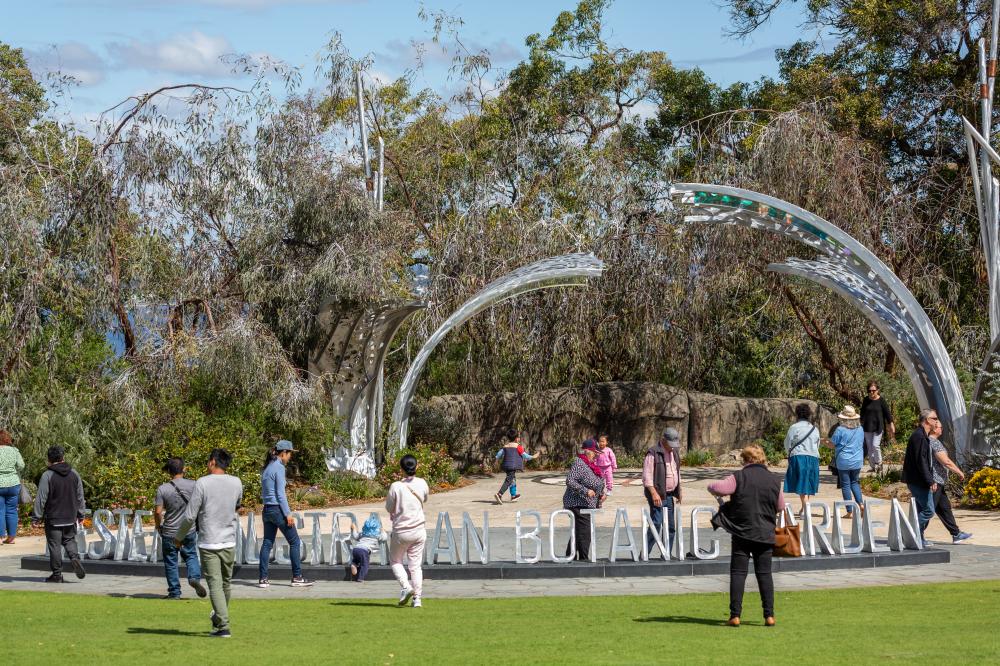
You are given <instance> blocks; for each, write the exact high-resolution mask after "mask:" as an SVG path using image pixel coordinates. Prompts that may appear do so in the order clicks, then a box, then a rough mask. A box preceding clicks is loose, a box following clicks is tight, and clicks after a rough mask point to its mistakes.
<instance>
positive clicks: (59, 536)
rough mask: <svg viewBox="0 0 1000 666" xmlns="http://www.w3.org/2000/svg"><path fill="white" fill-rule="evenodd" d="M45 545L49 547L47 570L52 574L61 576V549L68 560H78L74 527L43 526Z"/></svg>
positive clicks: (78, 554)
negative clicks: (67, 556)
mask: <svg viewBox="0 0 1000 666" xmlns="http://www.w3.org/2000/svg"><path fill="white" fill-rule="evenodd" d="M45 543H46V545H47V546H48V547H49V568H50V569H52V573H54V574H61V573H62V564H63V548H65V549H66V554H67V555H69V559H71V560H78V559H80V553H79V551H78V550H77V548H76V525H62V526H60V527H54V526H52V525H46V526H45Z"/></svg>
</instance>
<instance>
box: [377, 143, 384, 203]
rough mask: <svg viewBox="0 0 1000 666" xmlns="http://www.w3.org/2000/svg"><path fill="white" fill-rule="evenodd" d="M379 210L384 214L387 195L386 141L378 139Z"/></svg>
mask: <svg viewBox="0 0 1000 666" xmlns="http://www.w3.org/2000/svg"><path fill="white" fill-rule="evenodd" d="M377 180H378V188H377V193H378V210H379V212H382V196H383V194H384V193H385V141H383V140H382V136H381V135H379V137H378V179H377Z"/></svg>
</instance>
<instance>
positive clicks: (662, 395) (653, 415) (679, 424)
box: [412, 382, 834, 463]
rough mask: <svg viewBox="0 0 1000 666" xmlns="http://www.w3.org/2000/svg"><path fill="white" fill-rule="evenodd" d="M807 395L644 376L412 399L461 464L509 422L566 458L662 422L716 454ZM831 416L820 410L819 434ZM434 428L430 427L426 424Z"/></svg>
mask: <svg viewBox="0 0 1000 666" xmlns="http://www.w3.org/2000/svg"><path fill="white" fill-rule="evenodd" d="M800 402H807V403H808V404H809V405H810V406H811V407H812V408H813V411H814V413H815V411H816V408H817V405H816V403H814V402H811V401H808V400H805V401H803V400H793V399H784V398H774V399H769V398H732V397H725V396H717V395H712V394H709V393H697V392H689V391H683V390H681V389H677V388H674V387H671V386H665V385H663V384H656V383H651V382H607V383H601V384H590V385H587V386H581V387H574V388H563V389H554V390H550V391H539V392H535V393H498V394H488V395H445V396H438V397H434V398H431V399H430V400H428V401H426V402H424V403H422V404H420V405H417V406H415V409H414V417H413V422H414V426H415V427H414V428H413V430H412V432H414V433H416V432H417V431H418V430H419V424H420V423H421V422H423V423H427V424H428V425H429V424H437V426H436V427H442V425H443V424H447V426H448V427H449V428H450V430H451V431H452V437H451V438H450V439H452V440H453V443H452V445H451V454H452V455H453V456H454V457H455V458H457V459H458V460H461V461H463V462H466V463H476V462H480V461H482V460H484V459H488V458H489V457H490V456H491V452H495V450H496V447H497V445H498V444H499V443H500V442H501V440H502V439H503V436H504V435H503V433H504V431H505V430H506V429H507V428H508V427H511V426H513V427H515V428H518V429H520V430H521V431H523V432H525V433H526V436H527V444H528V447H529V450H531V451H532V452H535V451H538V452H540V453H542V454H543V455H545V456H546V457H548V458H555V459H562V458H565V457H568V456H569V455H571V454H572V452H573V451H574V450H575V447H577V446H579V444H580V442H582V441H583V440H584V439H586V438H587V437H593V436H595V435H596V434H597V433H598V432H603V433H607V434H608V436H609V437H610V438H611V442H612V446H614V447H615V448H616V450H617V451H619V452H621V451H627V452H630V453H633V454H639V453H641V452H642V451H644V450H645V449H646V448H647V447H649V446H650V445H652V444H653V443H655V442H656V440H657V438H658V437H659V434H660V433H661V432H663V429H664V428H666V427H667V426H673V427H674V428H677V430H678V432H680V434H681V451H682V452H686V451H688V450H708V451H712V452H713V453H716V454H721V453H723V452H725V451H729V450H730V449H734V448H738V447H742V446H745V445H746V444H749V443H751V442H753V441H754V440H756V439H759V438H760V437H761V436H762V435H763V434H764V433H765V431H766V430H767V429H768V428H769V427H770V425H771V423H772V422H773V421H775V420H781V421H787V422H791V421H792V420H794V409H795V405H797V404H798V403H800ZM833 421H834V416H833V414H832V413H831V412H829V411H828V410H825V409H821V410H820V414H819V426H820V428H821V431H822V432H823V433H824V434H825V432H826V431H827V429H828V428H829V427H830V425H832V423H833ZM431 429H432V430H433V428H431Z"/></svg>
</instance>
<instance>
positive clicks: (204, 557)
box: [198, 548, 236, 629]
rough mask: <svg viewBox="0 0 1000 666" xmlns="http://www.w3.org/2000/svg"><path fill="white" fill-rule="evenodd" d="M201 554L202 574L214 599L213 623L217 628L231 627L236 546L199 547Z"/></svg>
mask: <svg viewBox="0 0 1000 666" xmlns="http://www.w3.org/2000/svg"><path fill="white" fill-rule="evenodd" d="M198 552H199V553H200V554H201V575H202V576H203V577H204V578H205V582H206V583H208V596H209V598H210V599H211V600H212V610H214V611H215V615H214V616H213V617H212V624H213V625H214V626H215V628H216V629H228V628H229V582H230V581H231V580H232V579H233V562H234V560H235V559H236V549H235V548H223V549H222V550H205V549H204V548H199V549H198Z"/></svg>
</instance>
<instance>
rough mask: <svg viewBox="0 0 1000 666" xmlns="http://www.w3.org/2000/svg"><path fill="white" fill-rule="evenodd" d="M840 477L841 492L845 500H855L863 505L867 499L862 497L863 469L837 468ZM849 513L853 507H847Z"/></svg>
mask: <svg viewBox="0 0 1000 666" xmlns="http://www.w3.org/2000/svg"><path fill="white" fill-rule="evenodd" d="M837 474H838V475H839V477H840V492H841V493H842V494H843V495H844V499H845V500H852V499H853V500H854V501H855V502H857V503H858V505H859V506H863V505H864V503H865V501H864V500H863V499H862V498H861V470H860V469H837ZM847 513H851V507H847Z"/></svg>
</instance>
